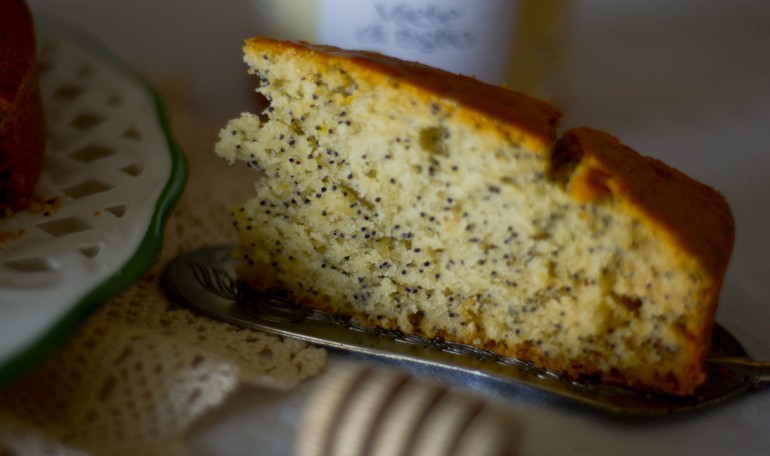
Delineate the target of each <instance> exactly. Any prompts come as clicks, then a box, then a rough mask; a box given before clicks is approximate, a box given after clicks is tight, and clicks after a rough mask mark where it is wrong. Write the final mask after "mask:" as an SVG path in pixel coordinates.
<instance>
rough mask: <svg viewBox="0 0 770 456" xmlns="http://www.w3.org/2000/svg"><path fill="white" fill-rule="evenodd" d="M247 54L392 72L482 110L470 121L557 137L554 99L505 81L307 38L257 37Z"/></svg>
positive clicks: (547, 144)
mask: <svg viewBox="0 0 770 456" xmlns="http://www.w3.org/2000/svg"><path fill="white" fill-rule="evenodd" d="M244 51H245V52H246V53H247V54H249V53H250V54H252V55H254V56H261V55H262V54H264V53H271V54H272V53H279V54H280V53H284V52H290V53H294V54H296V55H297V56H298V58H300V59H303V60H324V64H326V65H335V64H336V65H344V66H345V67H346V68H347V69H358V70H359V71H360V72H361V73H364V74H366V73H369V74H371V75H379V76H385V77H388V78H392V80H393V81H394V83H398V84H402V85H403V86H404V88H407V87H412V88H414V89H417V90H420V91H424V92H425V93H427V94H431V95H433V96H435V97H438V98H443V99H445V100H451V101H453V102H456V103H457V104H458V105H462V106H463V107H464V108H465V109H466V110H468V111H469V112H475V113H477V116H474V118H473V119H469V120H470V121H471V122H489V121H490V120H491V121H493V122H495V126H496V127H497V128H498V129H500V130H502V131H505V130H510V129H513V132H512V134H514V135H516V136H519V135H518V133H520V132H521V131H523V132H524V133H526V134H527V135H528V136H529V137H528V138H527V139H528V140H533V141H538V142H539V143H540V146H541V147H540V149H541V150H542V151H544V152H547V151H549V150H550V148H551V145H552V143H553V141H554V140H555V127H556V125H557V123H558V121H559V118H560V117H561V112H559V111H558V110H557V109H556V108H554V107H553V106H551V105H550V104H548V103H546V102H544V101H541V100H538V99H535V98H532V97H529V96H526V95H523V94H520V93H516V92H513V91H510V90H507V89H505V88H503V87H499V86H494V85H489V84H479V81H478V80H476V79H475V78H472V77H467V76H463V75H458V74H452V73H448V72H446V71H442V70H439V69H436V68H432V67H429V66H426V65H423V64H420V63H417V62H408V61H404V60H398V59H395V58H391V57H384V56H382V55H380V54H376V53H373V52H366V51H351V50H343V49H339V48H336V47H331V46H322V45H313V44H308V43H304V42H294V41H279V40H273V39H270V38H264V37H255V38H251V39H249V40H247V41H246V44H245V46H244Z"/></svg>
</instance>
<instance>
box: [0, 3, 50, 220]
mask: <svg viewBox="0 0 770 456" xmlns="http://www.w3.org/2000/svg"><path fill="white" fill-rule="evenodd" d="M0 11H2V13H1V14H0V217H1V216H3V215H4V214H5V213H6V212H8V211H14V210H18V209H23V208H25V207H27V206H29V204H30V201H31V199H32V196H33V190H34V187H35V184H36V183H37V179H38V176H39V175H40V170H41V168H42V165H43V151H44V149H45V125H44V120H43V108H42V102H41V99H40V87H39V82H38V76H37V52H36V42H35V27H34V23H33V19H32V15H31V14H30V11H29V8H28V7H27V5H26V3H25V2H23V1H21V0H0Z"/></svg>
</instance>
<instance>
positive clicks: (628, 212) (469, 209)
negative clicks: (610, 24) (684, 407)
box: [216, 38, 733, 395]
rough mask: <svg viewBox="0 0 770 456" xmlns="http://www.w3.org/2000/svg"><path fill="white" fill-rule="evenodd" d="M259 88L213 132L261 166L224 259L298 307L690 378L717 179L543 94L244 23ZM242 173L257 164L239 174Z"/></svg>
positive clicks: (710, 257)
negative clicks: (582, 123)
mask: <svg viewBox="0 0 770 456" xmlns="http://www.w3.org/2000/svg"><path fill="white" fill-rule="evenodd" d="M245 54H246V57H245V59H246V62H247V63H248V65H249V67H250V68H251V71H253V72H254V73H255V74H256V75H257V76H258V77H259V79H260V81H261V86H260V87H259V89H258V91H259V92H261V93H262V94H264V95H265V96H266V97H267V99H268V100H269V107H268V108H267V109H266V110H265V112H264V113H262V115H256V114H243V115H242V116H241V117H240V118H238V119H235V120H232V121H231V122H230V123H229V124H228V125H227V126H226V127H225V128H224V129H223V130H222V131H221V135H220V141H219V143H218V144H217V146H216V151H217V153H218V154H219V155H221V156H222V157H224V158H226V159H228V160H230V161H231V162H232V161H235V160H242V161H245V162H246V164H247V165H248V166H251V167H254V168H255V169H257V170H258V171H260V172H261V176H260V177H259V178H258V179H257V183H256V196H255V197H254V198H253V199H251V200H250V201H248V202H246V203H245V204H243V205H241V206H236V207H234V208H233V216H234V224H235V226H236V228H237V231H238V235H239V236H240V245H239V246H238V248H237V255H238V256H239V257H240V258H242V260H243V261H242V265H241V268H240V274H241V276H242V278H243V279H244V280H246V281H248V282H249V283H250V285H251V286H252V287H254V288H256V289H257V290H260V291H278V292H281V293H284V294H285V295H286V296H288V297H289V298H290V299H293V300H296V301H298V302H301V303H304V304H305V305H308V306H312V307H315V308H319V309H323V310H327V311H331V312H334V313H338V314H344V315H348V316H352V317H354V318H355V319H357V320H359V321H360V322H363V323H366V324H369V325H376V326H379V327H383V328H391V329H397V330H400V331H403V332H404V333H408V334H420V335H423V336H427V337H440V338H444V339H446V340H448V341H454V342H460V343H467V344H472V345H474V346H477V347H482V348H486V349H491V350H494V351H496V352H499V353H501V354H504V355H509V356H512V357H516V358H520V359H523V360H530V361H533V362H534V363H536V364H537V365H538V366H541V367H543V368H546V369H549V370H551V371H555V372H560V373H564V374H565V375H567V376H569V377H570V378H582V377H592V378H598V379H599V380H601V381H604V382H608V383H613V384H621V385H626V386H630V387H634V388H639V389H644V390H647V391H654V392H662V393H670V394H676V395H688V394H691V393H693V391H694V390H695V388H696V387H697V386H698V385H699V384H700V383H701V382H702V381H703V380H704V372H703V364H704V358H705V356H706V354H707V351H708V347H709V340H710V334H711V328H712V325H713V323H714V313H715V307H716V303H717V298H718V296H719V291H720V286H721V282H722V277H723V275H724V271H725V268H726V264H727V262H728V258H729V256H730V252H731V249H732V243H733V220H732V216H731V214H730V210H729V207H728V206H727V204H726V203H725V201H724V199H723V198H722V197H721V196H720V195H719V194H718V193H717V192H716V191H714V190H713V189H711V188H709V187H707V186H705V185H703V184H700V183H698V182H695V181H694V180H692V179H690V178H689V177H687V176H685V175H684V174H682V173H680V172H678V171H675V170H673V169H671V168H669V167H668V166H666V165H664V164H663V163H661V162H659V161H656V160H653V159H650V158H646V157H643V156H640V155H639V154H637V153H636V152H634V151H632V150H630V149H629V148H627V147H624V146H623V145H621V144H620V143H619V142H618V141H617V140H616V139H615V138H613V137H611V136H609V135H607V134H605V133H602V132H599V131H595V130H590V129H577V130H571V131H568V132H566V133H565V134H564V135H563V136H562V137H561V138H560V139H559V140H558V141H557V140H555V137H556V133H555V123H556V121H557V119H558V117H559V113H558V112H557V111H556V110H555V109H554V108H552V107H551V106H549V105H547V104H545V103H542V102H540V101H538V100H534V99H531V98H528V97H525V96H523V95H520V94H516V93H513V92H510V91H507V90H505V89H502V88H499V87H494V86H490V85H486V84H483V83H481V82H478V81H477V80H475V79H472V78H466V77H462V76H457V75H453V74H449V73H445V72H442V71H439V70H435V69H432V68H428V67H425V66H422V65H419V64H416V63H408V62H403V61H399V60H395V59H391V58H386V57H382V56H380V55H375V54H370V53H364V52H349V51H342V50H339V49H334V48H330V47H321V46H312V45H307V44H300V43H292V42H281V41H274V40H270V39H264V38H255V39H251V40H249V41H247V43H246V45H245ZM255 176H256V174H255Z"/></svg>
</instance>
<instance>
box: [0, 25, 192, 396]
mask: <svg viewBox="0 0 770 456" xmlns="http://www.w3.org/2000/svg"><path fill="white" fill-rule="evenodd" d="M38 26H39V29H40V30H41V31H40V33H39V36H38V54H39V68H40V85H41V92H42V97H43V105H44V110H45V115H46V121H47V130H48V138H47V139H48V144H47V150H46V155H45V162H44V167H43V172H42V176H41V179H40V181H39V183H38V187H37V190H36V194H37V195H38V196H40V197H42V198H44V199H46V200H49V199H50V200H51V201H56V204H55V205H54V206H55V207H47V208H46V207H44V208H42V209H39V210H29V211H22V212H19V213H17V214H15V215H14V216H13V217H11V218H7V219H2V220H0V233H2V235H3V236H2V237H3V238H4V239H5V240H4V241H1V243H0V385H3V384H5V383H7V382H8V381H10V380H11V379H12V378H14V377H16V376H18V375H20V374H21V373H23V372H24V371H26V370H27V369H28V368H30V367H31V366H33V365H34V364H35V363H36V362H38V361H40V360H41V359H42V358H43V357H44V356H46V355H48V354H50V353H51V352H52V351H53V350H54V349H55V348H56V347H57V346H58V345H60V344H62V343H63V342H65V341H66V338H67V336H69V335H70V334H71V332H72V331H73V330H74V329H75V328H76V327H77V325H78V324H79V323H80V322H81V321H82V320H83V319H84V318H85V317H86V316H87V315H88V313H89V312H91V311H92V310H94V309H95V308H97V307H98V306H99V305H100V304H102V303H103V302H104V301H105V300H107V299H108V298H110V297H111V296H113V295H115V294H116V293H118V292H119V291H121V290H122V289H123V288H125V287H127V286H128V285H130V284H131V283H132V282H134V281H135V280H137V279H139V278H140V277H141V275H143V274H144V273H145V272H146V271H147V270H148V269H149V268H150V267H151V266H152V264H153V263H154V262H155V260H156V259H157V256H158V254H159V253H160V249H161V242H162V232H163V227H164V224H165V220H166V218H167V217H168V216H169V214H170V212H171V209H172V207H173V205H174V204H175V203H176V201H177V199H178V198H179V196H180V194H181V191H182V189H183V187H184V183H185V179H186V163H185V160H184V158H183V155H182V153H181V151H180V150H179V149H178V148H177V146H176V144H175V143H174V141H173V140H172V139H171V137H170V135H169V127H168V124H167V121H166V118H165V114H164V111H163V108H162V106H161V105H160V103H159V100H158V98H157V96H156V94H155V93H154V92H153V90H152V89H151V88H150V87H149V86H148V85H147V84H146V83H145V82H143V81H142V80H141V79H139V78H138V77H137V76H136V75H134V74H133V73H132V72H131V71H130V70H129V69H128V68H127V67H125V66H124V65H123V64H121V63H120V62H118V61H117V60H116V59H115V58H114V57H112V56H111V55H110V54H109V53H108V52H107V51H106V50H104V49H103V48H102V47H100V45H99V44H98V43H96V42H95V41H94V40H92V39H90V38H88V37H84V36H82V34H81V33H80V32H78V31H75V30H72V29H70V28H65V27H63V26H61V25H59V24H55V23H51V24H45V23H44V24H40V23H38Z"/></svg>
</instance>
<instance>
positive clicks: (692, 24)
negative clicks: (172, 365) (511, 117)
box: [29, 0, 770, 454]
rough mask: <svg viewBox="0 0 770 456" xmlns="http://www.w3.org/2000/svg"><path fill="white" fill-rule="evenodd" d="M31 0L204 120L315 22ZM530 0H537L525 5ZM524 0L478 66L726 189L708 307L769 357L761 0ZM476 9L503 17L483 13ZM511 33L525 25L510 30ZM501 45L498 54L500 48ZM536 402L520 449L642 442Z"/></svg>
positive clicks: (767, 78) (279, 12)
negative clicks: (729, 252)
mask: <svg viewBox="0 0 770 456" xmlns="http://www.w3.org/2000/svg"><path fill="white" fill-rule="evenodd" d="M349 1H350V4H357V3H364V2H353V1H352V0H349ZM29 3H30V5H31V6H32V8H33V10H34V11H35V12H36V14H38V15H39V16H41V17H54V18H59V19H62V20H65V21H66V22H69V23H71V24H73V25H75V26H77V27H78V28H80V29H83V30H84V31H86V32H88V33H90V34H91V35H93V36H95V37H96V38H98V39H99V40H100V41H102V43H103V44H105V45H106V46H107V47H108V48H109V49H110V50H111V51H112V52H114V53H115V54H116V55H117V56H118V57H120V58H121V59H122V60H124V61H125V62H127V63H128V64H129V65H131V66H132V67H133V68H134V69H136V70H137V71H138V72H139V73H141V74H143V75H145V76H146V77H147V78H148V79H149V80H151V81H163V80H177V81H183V84H182V87H183V88H184V91H185V95H186V96H187V97H188V98H189V106H190V109H191V110H193V111H194V112H195V114H196V115H197V116H200V117H201V118H204V119H206V121H208V122H211V123H212V124H216V125H224V123H225V122H226V121H227V120H228V119H230V118H232V117H235V116H237V115H238V114H239V113H240V112H242V111H247V110H253V109H254V106H255V105H254V99H253V97H252V96H251V95H250V92H251V88H252V86H253V81H252V78H251V77H249V76H248V75H247V74H246V69H245V65H244V64H243V63H242V59H241V56H242V54H241V43H242V42H243V40H244V39H245V38H247V37H249V36H251V35H256V34H275V35H281V36H296V37H298V38H303V39H314V37H315V38H317V37H318V34H319V33H321V30H320V28H319V27H320V26H318V25H317V24H316V23H315V22H314V21H315V19H314V18H315V17H316V16H315V15H314V14H312V13H311V11H312V8H314V7H315V6H314V5H315V2H306V3H309V4H312V5H310V6H303V5H302V2H298V1H296V0H291V1H289V0H286V1H284V2H281V1H279V2H271V1H268V0H216V1H215V0H210V1H204V0H201V1H189V0H188V1H182V0H164V1H157V0H133V1H130V2H118V1H95V0H30V1H29ZM276 3H277V5H278V6H276ZM332 3H336V4H340V3H344V2H332ZM384 3H387V4H391V3H393V2H384ZM484 3H485V2H483V1H480V2H478V4H479V5H481V4H484ZM512 3H515V2H512ZM537 3H540V4H541V6H532V5H533V4H537ZM476 4H477V3H476V2H474V5H476ZM525 4H528V5H529V8H531V10H529V12H527V10H525V9H522V10H516V9H515V8H513V9H511V10H510V11H507V10H506V11H507V12H506V13H505V15H504V17H509V18H511V19H510V22H511V23H512V25H510V30H505V26H495V27H492V26H490V27H487V28H489V29H493V31H494V32H495V33H496V34H493V35H492V36H493V38H489V39H493V40H498V41H496V42H495V41H492V43H496V44H490V45H489V46H488V47H489V49H491V51H490V52H491V54H490V55H488V56H486V57H488V58H491V60H492V61H493V64H492V66H495V65H497V69H496V70H494V71H493V70H490V71H491V75H490V76H489V78H492V79H494V78H498V79H500V81H494V82H504V83H507V84H509V85H511V86H512V87H515V88H517V89H521V90H524V91H528V92H530V93H532V94H534V95H537V96H542V97H544V98H547V99H549V100H550V101H552V102H553V103H554V104H555V105H556V106H558V107H559V108H560V109H561V110H562V111H563V112H564V118H563V120H562V128H568V127H573V126H591V127H594V128H599V129H603V130H606V131H608V132H610V133H611V134H613V135H615V136H617V137H618V138H619V139H620V140H621V141H622V142H624V143H625V144H627V145H629V146H631V147H633V148H635V149H636V150H638V151H639V152H640V153H642V154H645V155H651V156H654V157H657V158H660V159H662V160H664V161H666V162H667V163H669V164H670V165H672V166H674V167H676V168H679V169H681V170H682V171H684V172H686V173H688V174H690V175H691V176H693V177H695V178H696V179H698V180H700V181H702V182H705V183H708V184H709V185H711V186H713V187H715V188H716V189H718V190H719V191H721V192H722V193H723V194H724V195H725V196H726V198H727V199H728V201H729V202H730V204H731V206H732V208H733V212H734V215H735V218H736V224H737V241H736V248H735V253H734V255H733V260H732V263H731V265H730V269H729V272H728V276H727V279H726V283H725V286H724V290H723V296H722V303H721V307H720V310H719V313H718V320H719V321H720V322H721V323H722V324H723V325H724V326H726V327H727V328H728V329H730V330H732V331H733V332H735V333H736V334H738V336H739V338H740V339H741V341H742V342H743V343H744V344H745V346H746V348H747V349H748V350H749V352H750V353H751V354H752V355H754V356H755V357H757V358H764V359H770V318H768V314H769V312H770V261H768V260H769V258H768V255H770V183H769V182H770V179H768V174H769V173H770V2H768V1H766V0H741V1H737V2H725V1H721V0H697V1H696V0H681V1H677V2H670V1H664V0H627V1H622V2H617V1H613V0H575V1H572V2H569V1H568V0H558V1H552V2H549V1H544V2H531V1H530V2H525ZM544 5H547V6H544ZM338 11H340V10H339V9H338ZM524 13H526V14H524ZM350 14H351V15H352V14H353V13H350ZM523 14H524V15H523ZM345 17H347V16H345V13H344V11H341V12H339V15H338V19H344V18H345ZM485 17H487V19H485V20H489V21H492V20H495V21H496V20H498V19H499V17H494V14H493V15H492V16H485ZM522 18H524V19H526V18H530V19H528V20H524V19H522ZM538 21H539V22H538ZM533 24H537V25H538V26H537V27H533ZM314 27H315V28H314ZM517 37H518V38H521V37H523V38H524V39H523V40H522V39H520V40H519V41H518V42H517V41H516V40H517ZM506 40H509V41H506ZM517 46H523V48H522V47H517ZM498 47H499V49H498ZM498 51H499V55H501V56H502V57H497V56H496V55H498V54H496V53H498ZM506 55H508V56H509V57H510V56H515V57H516V59H519V60H518V61H519V62H525V63H523V64H522V66H521V67H520V71H516V70H515V68H514V71H513V72H512V74H513V75H514V76H516V75H518V76H519V78H518V79H517V78H516V77H511V76H510V74H509V72H508V70H509V68H508V65H507V63H506V65H501V64H500V60H499V59H503V61H504V62H505V61H506V57H505V56H506ZM477 57H478V56H477ZM450 61H451V59H450ZM450 63H451V62H450ZM521 68H524V69H526V71H525V70H521ZM495 71H496V72H497V73H495ZM492 73H494V74H492ZM525 73H526V74H525ZM501 74H502V75H501ZM693 223H698V221H693ZM762 397H763V398H764V407H765V408H764V409H762V411H760V410H759V409H757V408H751V407H749V406H747V407H746V408H745V409H741V410H739V414H738V415H735V416H732V418H730V419H731V420H733V421H732V422H733V423H738V425H739V426H741V427H742V428H743V429H744V431H746V429H745V428H746V426H747V425H748V424H747V423H752V422H753V421H752V420H753V419H754V420H756V421H758V422H755V423H754V426H763V427H764V429H765V431H766V429H767V422H768V415H767V405H768V400H767V398H768V396H767V395H766V394H765V395H764V396H762ZM286 399H287V400H288V401H291V400H296V399H290V398H286ZM259 400H264V397H259V395H258V394H257V395H255V396H253V397H252V398H251V399H246V400H244V401H243V402H242V404H254V403H256V402H257V401H259ZM249 401H251V402H249ZM231 405H233V404H232V403H231ZM234 409H235V411H231V412H226V411H223V412H221V414H220V415H219V416H218V417H217V420H219V421H216V420H213V421H209V422H207V423H208V424H207V425H205V426H202V427H200V428H199V431H200V437H199V439H198V440H197V442H198V444H199V445H200V448H203V449H202V450H201V451H202V453H201V454H208V453H206V451H212V454H213V450H210V448H213V447H212V445H214V443H211V442H216V441H217V438H219V437H221V436H222V435H228V436H230V437H229V438H236V437H235V436H236V435H237V434H226V433H225V434H223V432H225V431H223V430H222V429H224V428H222V427H220V423H231V424H232V423H233V422H236V421H237V420H238V419H242V418H243V417H249V419H251V420H258V418H257V417H256V415H255V414H253V413H252V412H251V411H249V410H250V409H249V408H248V406H247V405H239V406H237V407H234ZM276 410H278V409H276ZM533 416H535V418H534V421H533V422H532V424H531V425H530V427H531V428H533V429H534V426H539V427H538V428H537V429H538V430H532V431H531V432H530V433H529V437H528V440H527V442H526V444H525V445H524V449H525V450H526V451H525V453H526V454H552V453H549V451H557V450H558V451H563V450H568V449H571V450H573V451H576V450H581V451H584V452H585V453H586V454H588V453H589V452H591V453H592V454H600V453H601V454H604V453H603V452H602V451H604V450H601V449H602V448H604V449H605V450H606V449H611V448H621V447H622V443H623V442H626V441H629V440H628V439H630V441H633V440H634V439H638V442H642V441H646V437H643V434H644V433H637V432H631V434H632V435H625V434H627V433H625V434H624V433H623V432H621V434H624V439H626V440H618V439H617V438H615V437H612V436H608V435H605V434H604V433H602V432H601V431H595V430H592V429H593V428H592V427H591V426H590V425H588V424H582V423H581V424H576V422H575V420H576V419H575V418H574V417H572V418H570V419H568V422H564V421H560V420H561V419H560V418H555V417H554V416H552V415H549V414H547V413H545V414H543V415H537V414H534V415H533ZM578 421H579V420H578ZM255 422H256V421H255ZM556 424H558V425H559V426H560V427H562V428H563V427H564V426H571V427H570V428H569V429H571V430H572V431H574V433H575V434H576V435H577V434H578V433H580V434H581V435H582V440H580V441H579V442H577V443H575V442H572V443H570V444H568V443H566V442H559V441H555V440H554V439H549V438H548V435H549V430H552V429H554V428H555V426H556ZM723 425H724V422H720V421H718V420H713V421H706V422H705V423H704V422H697V423H694V424H693V425H692V426H694V427H687V428H686V429H685V431H687V430H689V431H693V429H695V427H698V426H705V428H708V429H713V430H714V437H713V438H712V439H713V440H714V441H713V442H712V441H711V440H709V439H708V438H706V439H705V440H703V441H702V443H700V444H698V445H696V446H695V447H693V446H692V445H691V444H692V442H691V440H692V439H695V438H696V436H699V437H697V438H701V437H703V436H704V435H705V434H703V433H701V432H697V433H693V434H691V435H690V436H689V437H676V438H675V436H673V435H671V433H670V432H667V431H664V430H660V429H658V431H660V432H658V434H657V435H658V437H657V438H661V439H662V438H663V437H661V435H665V438H672V439H675V440H676V442H677V443H676V444H675V447H676V448H678V450H681V451H680V453H679V454H685V453H687V454H690V450H692V449H693V448H696V447H697V448H701V449H704V450H705V449H710V448H713V449H714V451H716V452H719V448H722V449H724V448H728V446H726V445H733V444H734V445H741V444H746V442H747V440H746V439H747V438H746V437H744V438H741V437H739V436H740V435H741V434H734V436H733V437H732V438H731V440H730V441H728V442H725V441H722V440H717V437H716V435H717V434H718V433H719V429H720V428H723ZM699 429H704V428H703V427H700V428H699ZM755 430H756V429H755ZM578 431H579V432H578ZM625 431H628V430H627V429H625ZM680 431H682V430H681V429H679V431H677V432H680ZM217 432H219V434H217ZM693 432H694V431H693ZM746 432H749V431H746ZM764 434H767V432H764ZM747 435H749V436H753V435H755V434H747ZM217 436H219V437H217ZM241 438H245V437H241ZM556 440H558V439H556ZM717 442H721V443H717ZM233 445H237V444H235V443H233ZM244 445H245V444H244ZM613 445H616V447H613ZM715 445H716V446H715ZM672 448H674V447H672ZM765 449H766V448H765ZM553 454H555V453H553ZM607 454H610V453H607ZM661 454H663V453H661ZM692 454H694V453H692ZM714 454H716V453H714Z"/></svg>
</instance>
